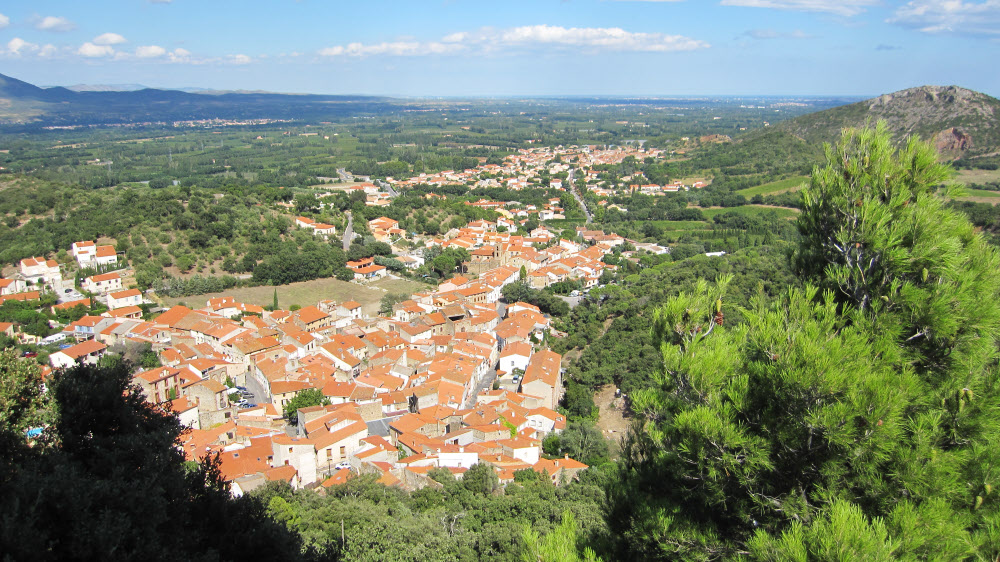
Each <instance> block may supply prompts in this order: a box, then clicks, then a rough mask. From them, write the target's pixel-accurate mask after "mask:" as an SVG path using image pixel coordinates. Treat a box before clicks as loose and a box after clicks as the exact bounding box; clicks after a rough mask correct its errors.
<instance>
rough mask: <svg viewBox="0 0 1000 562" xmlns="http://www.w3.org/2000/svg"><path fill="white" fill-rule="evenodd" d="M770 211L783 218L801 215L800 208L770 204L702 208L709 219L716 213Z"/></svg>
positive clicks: (749, 213) (752, 213) (751, 213)
mask: <svg viewBox="0 0 1000 562" xmlns="http://www.w3.org/2000/svg"><path fill="white" fill-rule="evenodd" d="M768 211H774V212H775V213H778V216H779V217H781V218H783V219H791V218H795V217H797V216H798V215H799V210H798V209H789V208H788V207H773V206H770V205H744V206H742V207H712V208H711V209H702V211H701V212H702V214H704V215H705V216H706V217H708V218H709V219H711V218H713V217H715V215H721V214H723V213H730V212H732V213H738V214H741V215H759V214H761V213H766V212H768Z"/></svg>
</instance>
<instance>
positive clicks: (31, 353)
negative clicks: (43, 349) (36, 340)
mask: <svg viewBox="0 0 1000 562" xmlns="http://www.w3.org/2000/svg"><path fill="white" fill-rule="evenodd" d="M21 357H38V353H36V352H34V351H25V352H24V353H22V354H21Z"/></svg>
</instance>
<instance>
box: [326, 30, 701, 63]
mask: <svg viewBox="0 0 1000 562" xmlns="http://www.w3.org/2000/svg"><path fill="white" fill-rule="evenodd" d="M504 47H507V48H511V47H548V48H576V49H588V50H605V51H630V52H668V51H691V50H695V49H704V48H707V47H709V45H708V43H706V42H704V41H700V40H697V39H692V38H690V37H684V36H682V35H666V34H663V33H643V32H632V31H625V30H624V29H621V28H618V27H583V28H578V27H569V28H567V27H561V26H554V25H529V26H522V27H514V28H510V29H504V30H495V29H492V28H483V29H481V30H479V31H477V32H466V31H461V32H456V33H451V34H448V35H446V36H444V37H443V38H441V40H440V41H395V42H383V43H376V44H364V43H349V44H347V45H337V46H334V47H327V48H325V49H322V50H320V51H319V54H320V55H322V56H328V57H339V56H352V57H362V56H369V55H390V56H423V55H447V54H455V53H459V52H466V51H469V50H471V49H475V48H478V49H480V50H482V51H496V50H498V49H502V48H504Z"/></svg>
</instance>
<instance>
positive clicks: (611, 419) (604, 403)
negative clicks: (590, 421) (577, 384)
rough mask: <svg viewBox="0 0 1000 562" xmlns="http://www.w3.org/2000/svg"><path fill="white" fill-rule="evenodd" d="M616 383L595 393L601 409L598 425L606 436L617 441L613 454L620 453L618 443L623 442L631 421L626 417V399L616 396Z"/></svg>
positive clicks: (596, 401) (595, 399) (595, 400)
mask: <svg viewBox="0 0 1000 562" xmlns="http://www.w3.org/2000/svg"><path fill="white" fill-rule="evenodd" d="M615 388H616V387H615V385H613V384H609V385H605V386H602V387H601V389H600V390H598V391H597V393H595V394H594V403H595V404H597V407H598V409H599V410H600V416H599V417H598V418H597V427H598V428H600V430H601V432H602V433H604V436H605V437H607V438H608V439H610V440H611V441H613V442H614V443H615V445H616V446H615V447H613V449H612V456H617V455H618V446H617V445H618V444H620V443H621V439H622V437H624V435H625V430H627V429H628V426H629V423H630V421H629V420H628V419H627V418H626V417H625V415H624V414H625V400H624V399H622V398H615Z"/></svg>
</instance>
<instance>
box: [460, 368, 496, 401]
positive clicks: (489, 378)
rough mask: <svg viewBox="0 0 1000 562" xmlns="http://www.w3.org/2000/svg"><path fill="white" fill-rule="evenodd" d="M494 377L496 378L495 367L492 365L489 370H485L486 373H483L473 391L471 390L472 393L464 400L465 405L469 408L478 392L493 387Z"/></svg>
mask: <svg viewBox="0 0 1000 562" xmlns="http://www.w3.org/2000/svg"><path fill="white" fill-rule="evenodd" d="M496 378H497V369H496V367H493V368H492V369H490V370H489V371H486V374H485V375H483V380H481V381H479V384H477V385H476V389H475V392H473V393H472V395H470V396H469V399H468V400H466V401H465V407H466V408H471V407H472V406H473V405H475V403H476V396H479V394H480V393H482V392H485V391H487V390H490V389H491V388H493V381H495V380H496Z"/></svg>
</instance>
